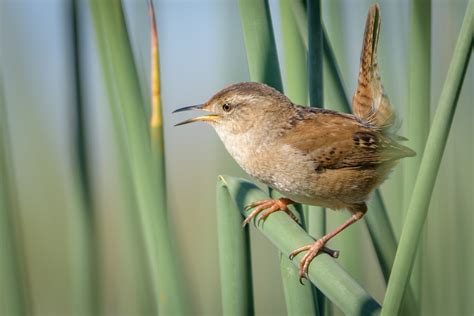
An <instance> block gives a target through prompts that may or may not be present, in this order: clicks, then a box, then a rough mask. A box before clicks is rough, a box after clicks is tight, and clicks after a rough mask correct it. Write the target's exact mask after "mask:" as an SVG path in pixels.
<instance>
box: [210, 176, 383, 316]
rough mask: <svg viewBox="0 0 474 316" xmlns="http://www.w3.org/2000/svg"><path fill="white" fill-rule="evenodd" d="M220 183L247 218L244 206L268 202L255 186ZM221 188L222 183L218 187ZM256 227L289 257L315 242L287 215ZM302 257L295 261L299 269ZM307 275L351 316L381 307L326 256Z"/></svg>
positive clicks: (231, 181) (223, 180) (225, 178)
mask: <svg viewBox="0 0 474 316" xmlns="http://www.w3.org/2000/svg"><path fill="white" fill-rule="evenodd" d="M219 183H220V185H221V186H222V187H224V188H225V189H226V190H228V192H229V194H230V196H231V197H232V198H233V199H234V201H235V203H236V205H237V208H238V209H239V210H240V211H241V213H242V214H243V215H244V216H246V215H248V211H247V212H244V211H243V209H244V206H245V205H248V204H250V203H251V202H253V201H256V200H262V199H268V195H266V194H265V193H264V192H263V191H261V190H260V189H259V188H258V187H257V186H255V185H254V184H252V183H250V182H248V181H245V180H242V179H238V178H234V177H230V176H221V177H219ZM218 185H219V184H218ZM252 223H255V224H256V227H257V228H258V229H259V230H260V231H261V232H262V233H263V234H264V235H265V236H266V237H267V238H268V239H269V240H270V241H271V242H272V243H273V244H274V245H275V246H276V247H277V248H278V249H279V250H280V251H281V253H282V255H283V256H288V255H289V254H290V252H291V251H293V250H294V249H296V248H298V247H301V246H303V245H306V244H310V243H312V242H313V239H312V238H311V237H310V236H309V235H308V234H307V233H306V232H305V231H304V230H303V229H302V228H301V227H300V226H299V225H298V224H297V223H295V221H293V220H292V219H291V218H290V217H288V215H287V214H285V213H283V212H277V213H275V214H272V216H270V217H268V218H267V219H266V220H265V221H264V222H260V223H258V224H257V221H252ZM302 256H303V254H299V255H298V256H296V258H294V259H293V260H292V263H293V264H294V265H295V266H297V265H298V263H299V260H300V259H301V258H302ZM308 276H309V279H310V281H311V282H312V283H313V284H315V285H316V286H317V287H318V288H319V289H320V290H321V291H322V292H323V293H324V295H326V296H327V297H328V298H329V299H330V300H331V301H332V302H334V303H335V304H336V305H337V306H338V307H339V308H340V309H341V310H342V311H343V312H344V313H346V314H350V315H370V314H374V313H377V311H378V310H379V309H380V305H379V304H378V303H377V302H376V301H375V300H374V299H373V298H372V297H371V296H370V295H369V294H368V293H367V292H366V291H365V290H364V289H363V288H362V287H361V286H360V285H359V284H358V283H357V282H356V281H354V279H352V278H351V276H350V275H349V274H348V273H347V272H346V271H345V270H344V269H343V268H342V267H341V266H340V265H339V264H338V263H337V261H336V260H334V259H333V258H331V257H330V256H328V255H326V254H321V255H319V256H318V257H317V258H315V259H314V260H313V262H312V263H311V264H310V266H309V270H308Z"/></svg>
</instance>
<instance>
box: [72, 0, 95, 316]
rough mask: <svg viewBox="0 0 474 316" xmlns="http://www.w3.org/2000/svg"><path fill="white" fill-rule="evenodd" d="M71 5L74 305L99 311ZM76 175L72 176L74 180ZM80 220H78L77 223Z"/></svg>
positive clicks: (76, 14)
mask: <svg viewBox="0 0 474 316" xmlns="http://www.w3.org/2000/svg"><path fill="white" fill-rule="evenodd" d="M70 5H71V11H70V13H71V21H72V29H71V31H72V32H71V33H72V34H71V35H72V36H71V38H72V46H73V60H74V64H73V65H74V75H75V76H74V77H75V78H74V82H75V88H76V89H75V91H74V92H75V99H76V102H75V108H76V126H75V127H76V134H75V143H76V147H75V148H76V155H75V157H76V159H77V160H76V163H77V166H78V168H77V169H76V170H77V174H76V179H77V183H76V187H77V192H78V196H77V199H78V203H77V204H78V205H79V208H78V210H77V214H76V216H77V220H74V225H73V226H72V227H73V228H74V229H73V231H75V236H76V238H74V239H73V240H74V241H75V243H74V245H73V247H71V248H72V251H73V255H74V257H75V258H80V259H76V260H74V267H75V269H74V284H75V289H76V292H75V293H74V298H75V300H76V301H75V302H74V307H75V308H76V310H75V312H77V313H78V314H91V315H97V314H99V308H100V305H99V299H98V298H99V295H98V294H99V293H100V285H101V283H100V278H98V268H99V261H98V249H97V246H98V243H97V234H96V229H95V228H96V215H95V213H94V209H93V200H92V188H91V180H90V170H89V168H90V166H89V163H88V157H87V135H86V130H87V128H86V107H85V104H84V102H83V89H82V81H81V80H82V79H81V70H82V69H81V58H80V54H81V47H80V43H81V38H80V35H81V34H80V29H81V26H80V9H81V8H80V5H79V2H78V0H73V1H71V3H70ZM76 179H75V180H76ZM79 223H80V224H79Z"/></svg>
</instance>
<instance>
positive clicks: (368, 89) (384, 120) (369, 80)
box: [352, 4, 396, 130]
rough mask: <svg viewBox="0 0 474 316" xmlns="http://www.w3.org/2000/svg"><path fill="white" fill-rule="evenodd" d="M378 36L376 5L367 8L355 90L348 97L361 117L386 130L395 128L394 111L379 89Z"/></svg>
mask: <svg viewBox="0 0 474 316" xmlns="http://www.w3.org/2000/svg"><path fill="white" fill-rule="evenodd" d="M379 35H380V7H379V5H378V4H374V5H372V6H371V7H370V8H369V12H368V15H367V21H366V24H365V32H364V41H363V44H362V51H361V55H360V68H359V78H358V85H357V90H356V92H355V94H354V96H353V98H352V111H353V112H354V114H355V115H356V116H358V117H360V118H361V119H363V120H365V121H367V122H369V123H371V124H372V125H374V126H377V127H379V128H380V129H382V130H389V129H393V128H394V127H396V113H395V110H394V108H393V107H392V105H391V104H390V101H389V100H388V97H387V96H386V95H385V93H384V91H383V86H382V81H381V78H380V72H379V68H378V64H377V44H378V40H379Z"/></svg>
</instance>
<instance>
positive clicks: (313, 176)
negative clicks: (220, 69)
mask: <svg viewBox="0 0 474 316" xmlns="http://www.w3.org/2000/svg"><path fill="white" fill-rule="evenodd" d="M379 30H380V15H379V7H378V5H374V6H372V7H371V8H370V10H369V14H368V18H367V23H366V28H365V35H364V43H363V48H362V53H361V66H360V71H359V79H358V87H357V91H356V93H355V94H354V97H353V102H352V105H353V112H354V114H355V115H351V114H345V113H339V112H335V111H331V110H325V109H319V108H308V107H302V106H298V105H295V104H293V103H292V102H291V101H290V100H289V99H288V98H287V97H286V96H284V95H283V94H281V93H280V92H279V91H277V90H275V89H273V88H271V87H269V86H267V85H264V84H261V83H256V82H243V83H237V84H233V85H231V86H228V87H226V88H224V89H223V90H221V91H219V92H218V93H217V94H215V95H214V96H213V97H211V99H210V100H209V101H207V102H206V103H204V104H200V105H195V106H188V107H184V108H181V109H178V110H176V111H175V112H180V111H187V110H203V111H207V112H209V114H207V115H204V116H200V117H197V118H193V119H189V120H186V121H184V122H181V123H179V124H176V125H183V124H187V123H191V122H207V123H209V124H210V125H211V126H212V127H214V129H215V130H216V132H217V134H218V135H219V137H220V139H221V140H222V142H223V143H224V145H225V147H226V149H227V151H228V152H229V153H230V155H231V156H232V157H233V158H234V159H235V161H236V162H237V163H238V164H239V165H240V166H241V167H242V169H244V170H245V172H247V173H248V174H249V175H251V176H252V177H254V178H256V179H257V180H259V181H261V182H263V183H265V184H266V185H268V186H270V187H272V188H273V189H275V190H277V191H279V192H280V193H281V194H282V195H283V196H284V197H285V198H281V199H278V200H264V201H257V202H254V203H252V204H251V205H249V208H255V209H254V210H253V211H252V212H251V213H250V214H249V215H248V216H247V218H246V219H245V220H244V225H245V224H247V223H249V222H250V221H251V220H252V219H253V218H254V217H255V216H257V215H258V214H259V213H262V214H261V216H260V219H265V218H266V217H267V216H268V215H270V214H271V213H273V212H276V211H285V212H287V213H288V214H290V215H291V214H292V213H291V212H290V211H289V210H288V207H287V206H288V205H289V204H292V203H302V204H310V205H318V206H322V207H326V208H330V209H347V210H349V212H350V213H352V216H351V217H350V219H348V220H347V221H346V222H345V223H343V224H342V225H340V226H339V227H338V228H336V229H335V230H334V231H332V232H330V233H328V234H326V235H324V236H323V237H322V238H320V239H318V240H317V241H315V242H314V244H310V245H306V246H303V247H301V248H299V249H296V250H295V251H293V252H292V253H291V255H290V257H294V256H295V255H297V254H298V253H300V252H303V251H307V253H306V254H305V256H304V257H303V258H302V259H301V261H300V279H301V278H303V277H304V276H305V273H306V272H307V270H308V266H309V264H310V262H311V261H312V260H313V258H314V257H315V256H316V255H317V254H318V252H319V251H321V249H322V248H323V247H324V245H325V243H326V242H327V241H328V240H329V239H331V238H332V237H334V236H335V235H336V234H338V233H339V232H341V231H342V230H344V229H345V228H347V227H348V226H349V225H351V224H353V223H354V222H356V221H357V220H359V219H360V218H362V216H363V215H364V214H365V212H366V211H367V205H366V201H367V199H368V197H369V194H370V193H371V191H372V190H374V189H375V188H376V187H378V186H379V185H380V184H381V183H382V182H383V181H384V180H385V178H386V177H387V175H388V173H389V172H390V170H391V169H392V168H393V167H394V166H395V165H396V163H397V162H398V160H399V159H401V158H404V157H408V156H413V155H415V153H414V152H413V151H412V150H411V149H409V148H407V147H405V146H402V145H400V144H399V143H398V142H397V139H398V137H397V136H396V134H395V132H394V131H393V130H392V128H393V126H394V124H395V114H394V110H393V108H392V106H391V105H390V102H389V101H388V98H387V97H386V96H385V94H384V92H383V88H382V84H381V81H380V76H379V72H378V67H377V61H376V48H377V41H378V34H379Z"/></svg>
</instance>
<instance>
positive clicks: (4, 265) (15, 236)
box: [0, 68, 32, 316]
mask: <svg viewBox="0 0 474 316" xmlns="http://www.w3.org/2000/svg"><path fill="white" fill-rule="evenodd" d="M1 75H2V74H1V68H0V174H1V176H0V314H1V315H13V316H15V315H18V316H20V315H26V314H31V313H32V310H31V306H30V301H29V296H28V284H27V281H28V280H27V275H26V269H25V262H24V259H25V257H24V253H23V251H22V250H23V244H22V242H21V231H20V223H19V218H18V217H19V214H18V212H19V209H18V206H17V202H18V201H17V195H16V189H15V181H14V174H13V167H14V166H13V163H12V157H11V152H12V148H11V146H10V137H9V132H8V122H7V119H8V117H7V110H6V104H5V99H4V95H3V81H2V78H1Z"/></svg>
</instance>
